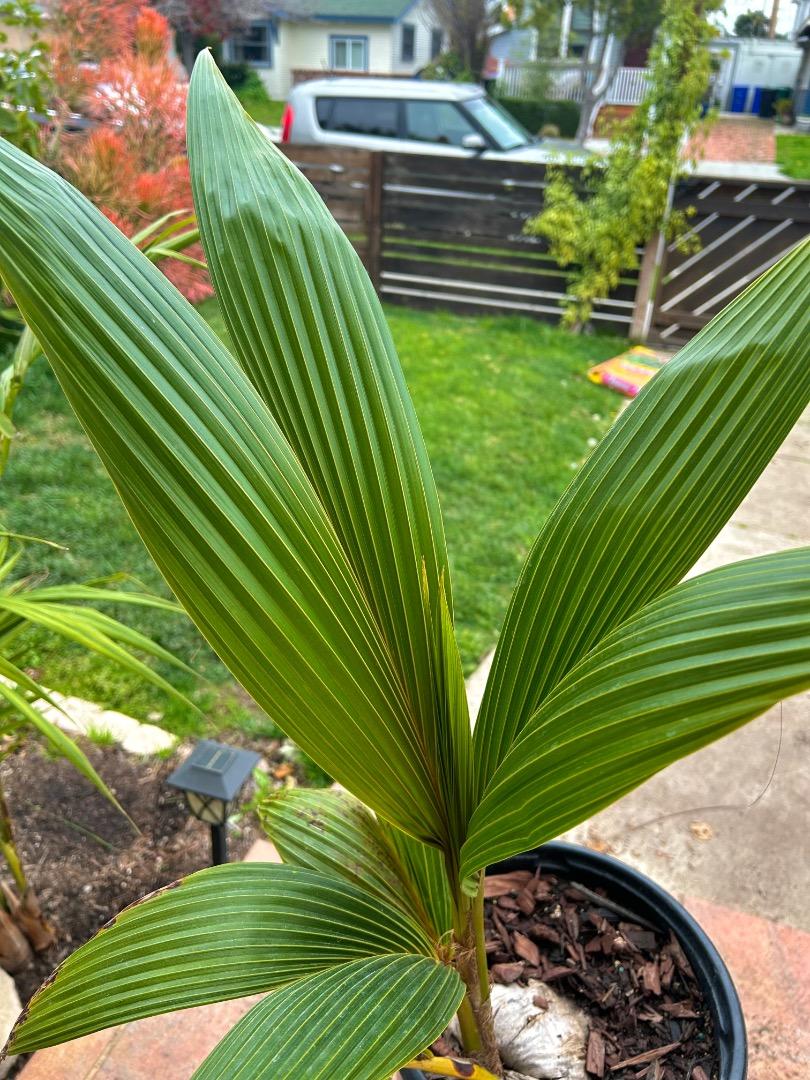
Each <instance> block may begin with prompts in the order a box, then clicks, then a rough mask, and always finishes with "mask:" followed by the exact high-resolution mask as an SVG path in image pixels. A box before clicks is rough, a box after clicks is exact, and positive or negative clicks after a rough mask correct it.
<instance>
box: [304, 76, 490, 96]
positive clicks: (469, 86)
mask: <svg viewBox="0 0 810 1080" xmlns="http://www.w3.org/2000/svg"><path fill="white" fill-rule="evenodd" d="M302 91H303V92H304V93H305V94H308V95H309V94H330V95H332V96H334V97H375V98H377V97H380V98H403V97H407V98H410V99H413V98H438V99H439V100H440V101H466V100H468V99H469V98H471V97H481V96H482V95H483V94H484V91H483V88H482V87H480V86H478V85H477V84H476V83H457V82H440V81H438V80H434V79H374V78H362V79H352V78H344V77H343V76H335V77H333V78H329V79H310V80H308V81H307V82H302V83H298V85H297V86H296V87H295V88H294V90H293V93H295V94H296V95H298V94H300V93H301V92H302Z"/></svg>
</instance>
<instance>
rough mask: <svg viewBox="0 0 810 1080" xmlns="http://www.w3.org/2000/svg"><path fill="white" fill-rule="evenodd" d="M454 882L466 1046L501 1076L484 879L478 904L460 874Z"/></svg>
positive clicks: (454, 907)
mask: <svg viewBox="0 0 810 1080" xmlns="http://www.w3.org/2000/svg"><path fill="white" fill-rule="evenodd" d="M450 881H451V883H452V884H453V885H454V888H453V889H452V890H451V895H452V896H453V919H454V932H455V939H456V947H457V953H456V961H455V963H456V970H457V971H458V973H459V975H460V976H461V978H462V979H463V981H464V984H465V986H466V987H467V993H466V994H465V996H464V1001H463V1002H462V1006H461V1008H460V1009H459V1012H458V1020H459V1027H460V1029H461V1038H462V1044H463V1046H464V1050H465V1052H466V1053H467V1054H470V1055H474V1056H475V1057H476V1058H477V1059H478V1061H479V1062H480V1064H481V1065H483V1066H484V1067H485V1069H487V1070H490V1071H492V1072H493V1073H494V1074H495V1075H496V1076H500V1075H501V1073H502V1067H501V1058H500V1054H499V1052H498V1046H497V1043H496V1042H495V1029H494V1025H493V1023H492V1011H491V1009H490V1005H489V973H488V970H487V966H486V949H485V946H484V938H483V928H484V919H483V912H484V907H483V904H484V884H483V875H482V880H481V883H480V886H479V889H478V894H477V895H476V897H475V899H474V900H471V899H470V897H469V896H466V895H465V894H464V892H462V890H461V889H460V888H459V887H458V875H457V874H456V875H454V876H451V877H450ZM479 926H480V935H479V933H478V927H479ZM479 943H480V947H479ZM451 1075H452V1074H451Z"/></svg>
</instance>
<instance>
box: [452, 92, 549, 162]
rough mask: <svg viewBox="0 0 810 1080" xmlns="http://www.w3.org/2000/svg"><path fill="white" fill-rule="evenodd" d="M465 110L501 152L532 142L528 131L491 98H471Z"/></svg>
mask: <svg viewBox="0 0 810 1080" xmlns="http://www.w3.org/2000/svg"><path fill="white" fill-rule="evenodd" d="M464 108H465V109H466V111H467V112H468V113H469V115H470V116H472V118H473V119H474V120H476V121H477V122H478V123H479V124H480V125H481V127H482V128H483V129H484V131H486V133H487V135H489V137H490V138H491V139H492V141H493V142H494V143H495V145H496V146H497V148H498V149H499V150H516V149H517V148H518V147H519V146H528V144H529V143H530V142H531V141H532V139H531V136H530V135H529V133H528V131H526V129H525V128H524V127H521V125H520V124H519V123H518V122H517V120H515V119H514V117H512V116H510V114H509V113H508V112H507V111H506V109H503V108H501V106H500V105H498V104H496V103H495V102H494V101H492V100H490V98H486V97H475V98H470V99H469V101H465V102H464Z"/></svg>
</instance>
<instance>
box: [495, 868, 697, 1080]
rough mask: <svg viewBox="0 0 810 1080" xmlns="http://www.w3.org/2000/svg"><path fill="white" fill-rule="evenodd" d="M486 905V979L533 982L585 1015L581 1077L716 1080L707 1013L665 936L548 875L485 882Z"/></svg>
mask: <svg viewBox="0 0 810 1080" xmlns="http://www.w3.org/2000/svg"><path fill="white" fill-rule="evenodd" d="M486 896H487V900H486V931H487V953H488V955H489V963H490V973H491V975H492V978H493V980H494V981H495V982H500V983H511V982H525V981H527V980H528V979H539V980H541V981H542V982H546V983H549V984H550V985H551V986H553V987H554V989H555V990H556V991H558V992H559V993H562V994H564V995H566V996H568V997H571V998H572V999H574V1000H575V1001H576V1002H577V1004H578V1005H579V1006H580V1008H582V1009H583V1010H584V1011H585V1012H586V1013H587V1015H588V1016H589V1022H590V1031H589V1036H588V1046H587V1058H586V1070H587V1072H588V1075H589V1076H591V1077H596V1078H598V1080H603V1078H610V1080H716V1077H717V1075H718V1073H717V1054H716V1050H715V1047H714V1043H713V1038H712V1022H711V1017H710V1015H709V1011H708V1006H707V1003H706V1002H705V1001H704V998H703V994H702V992H701V990H700V987H699V986H698V984H697V982H696V980H695V977H694V974H693V972H692V969H691V967H690V966H689V962H688V960H687V959H686V956H685V955H684V953H683V950H682V949H681V946H680V945H679V944H678V942H677V940H676V939H675V937H674V936H673V935H672V934H671V932H662V931H660V930H658V929H657V928H656V927H654V926H651V925H650V924H649V923H648V922H646V921H644V920H643V919H641V918H639V917H638V916H636V915H634V914H633V913H632V912H631V911H628V910H626V909H625V908H623V907H622V906H621V905H618V904H615V903H613V902H612V901H611V900H610V898H609V897H607V896H604V895H603V894H602V890H601V889H598V890H596V891H592V890H591V889H589V888H586V887H584V886H581V885H577V884H576V883H572V882H567V881H562V880H560V879H558V878H557V877H555V876H554V875H553V874H544V873H539V872H538V873H536V874H532V873H530V872H529V871H524V870H518V871H515V872H513V873H510V874H501V875H496V876H490V877H488V878H487V882H486ZM541 999H542V994H538V995H537V996H536V997H535V1004H536V1005H538V1006H539V1007H540V1008H542V1007H543V1001H542V1000H541Z"/></svg>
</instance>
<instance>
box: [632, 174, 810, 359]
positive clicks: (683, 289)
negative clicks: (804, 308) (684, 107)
mask: <svg viewBox="0 0 810 1080" xmlns="http://www.w3.org/2000/svg"><path fill="white" fill-rule="evenodd" d="M675 206H676V208H680V209H685V208H687V207H690V206H693V207H694V208H695V210H696V214H695V216H694V218H693V219H692V231H693V232H694V233H696V234H697V236H699V238H700V241H701V247H700V249H699V250H698V251H696V252H693V253H692V254H691V255H688V254H687V255H684V254H681V253H680V252H678V251H677V250H676V249H675V246H674V245H673V244H670V245H669V246H668V247H667V248H666V251H665V257H664V260H663V263H662V267H661V270H660V284H659V287H658V291H657V295H656V298H655V305H654V309H653V316H652V326H651V336H652V338H653V339H654V340H658V341H663V342H666V343H668V344H671V345H679V344H682V343H683V342H684V341H688V339H689V338H690V337H692V335H693V334H694V333H695V332H696V331H697V330H699V329H700V328H701V327H703V326H705V325H706V323H708V322H709V321H710V320H711V319H712V317H713V316H714V315H716V314H717V313H718V312H719V311H720V310H721V309H722V308H723V307H725V305H726V304H728V303H729V301H731V300H733V299H734V297H735V296H736V295H737V294H738V293H740V292H742V290H743V289H744V288H745V287H746V286H747V285H748V284H749V283H750V282H752V281H753V280H754V279H755V278H756V277H758V276H759V275H760V274H762V273H763V272H764V271H765V270H767V269H768V267H769V266H771V265H772V264H773V263H775V262H776V261H777V260H778V259H779V258H781V256H782V255H784V254H786V253H787V252H788V251H790V249H791V248H792V247H794V246H795V245H796V244H797V243H798V242H799V241H800V240H803V239H804V238H805V236H807V233H808V229H809V228H810V184H807V183H802V182H800V181H792V182H791V181H785V182H782V183H780V182H779V181H769V182H766V183H759V182H754V181H751V180H744V179H742V180H730V179H729V180H723V179H718V180H709V179H703V178H700V179H699V178H696V177H694V178H691V179H690V180H688V181H686V182H684V183H683V184H681V185H680V186H679V188H678V192H677V195H676V199H675Z"/></svg>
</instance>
